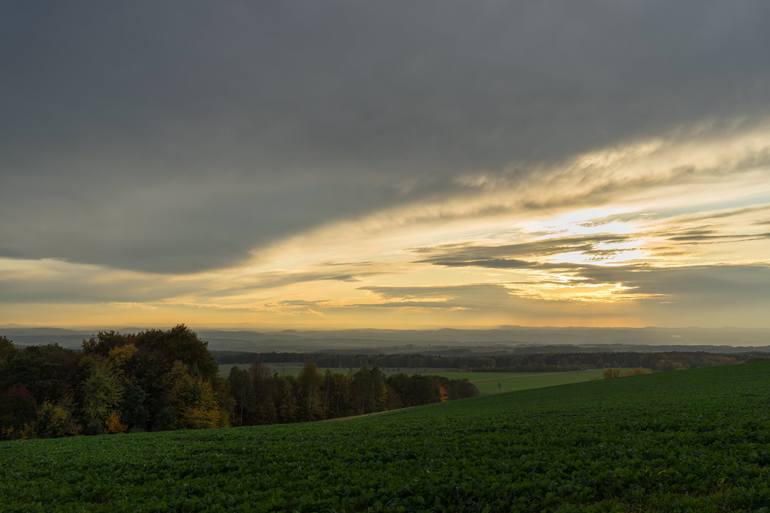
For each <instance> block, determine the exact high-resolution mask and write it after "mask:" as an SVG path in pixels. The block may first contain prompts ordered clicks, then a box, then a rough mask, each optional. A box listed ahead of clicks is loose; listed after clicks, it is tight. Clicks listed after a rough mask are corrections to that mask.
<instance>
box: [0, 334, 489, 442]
mask: <svg viewBox="0 0 770 513" xmlns="http://www.w3.org/2000/svg"><path fill="white" fill-rule="evenodd" d="M477 393H478V390H476V388H475V387H474V386H473V385H472V384H470V383H468V382H467V381H464V380H463V381H458V380H447V379H445V378H438V377H426V376H389V377H386V376H385V375H384V374H383V373H382V371H380V370H379V369H377V368H369V367H366V368H362V369H360V370H359V371H357V372H356V373H353V374H350V375H344V374H333V373H331V372H326V373H325V374H322V373H321V372H320V371H319V370H318V367H316V365H315V364H313V363H308V364H306V365H305V368H304V369H303V370H302V372H301V373H300V374H299V376H297V377H296V378H295V377H293V376H290V377H280V376H278V375H276V374H272V373H271V371H270V370H269V368H267V367H266V366H264V365H254V366H252V367H251V368H250V369H249V370H239V369H237V368H235V369H234V370H232V371H231V373H230V375H229V376H228V378H222V377H220V376H219V374H218V364H217V362H216V360H215V359H214V358H213V356H212V355H211V353H210V352H209V351H208V348H207V344H206V343H205V342H203V341H201V340H200V339H199V338H198V336H197V335H196V334H195V333H194V332H192V331H191V330H189V329H188V328H187V327H185V326H184V325H179V326H176V327H175V328H173V329H170V330H165V331H164V330H147V331H143V332H140V333H135V334H121V333H117V332H114V331H110V332H100V333H99V334H97V335H96V336H95V337H93V338H91V339H89V340H86V341H84V342H83V345H82V349H81V350H80V351H75V350H71V349H65V348H62V347H60V346H58V345H55V344H54V345H45V346H29V347H16V346H15V345H14V344H13V343H12V342H11V341H10V340H8V339H7V338H5V337H0V438H6V439H7V438H29V437H34V436H40V437H57V436H68V435H76V434H101V433H121V432H127V431H161V430H170V429H185V428H214V427H223V426H228V425H246V424H259V423H271V422H297V421H305V420H318V419H324V418H333V417H339V416H343V415H354V414H359V413H369V412H372V411H380V410H383V409H390V408H399V407H402V406H411V405H414V404H424V403H427V402H436V401H441V400H446V399H454V398H459V397H469V396H472V395H475V394H477Z"/></svg>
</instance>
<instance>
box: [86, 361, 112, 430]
mask: <svg viewBox="0 0 770 513" xmlns="http://www.w3.org/2000/svg"><path fill="white" fill-rule="evenodd" d="M83 364H84V366H86V368H87V370H86V378H85V380H84V381H83V383H82V385H81V388H80V397H81V412H82V417H83V424H84V425H85V428H86V431H87V432H88V433H102V432H104V429H105V427H106V421H107V418H108V417H109V416H110V415H111V414H112V412H113V410H116V409H117V408H118V406H119V405H120V402H121V399H122V397H123V387H122V386H121V383H120V379H119V377H118V375H117V373H116V371H115V369H113V367H112V366H111V365H110V363H109V362H108V361H106V360H104V359H102V358H99V357H86V359H84V362H83Z"/></svg>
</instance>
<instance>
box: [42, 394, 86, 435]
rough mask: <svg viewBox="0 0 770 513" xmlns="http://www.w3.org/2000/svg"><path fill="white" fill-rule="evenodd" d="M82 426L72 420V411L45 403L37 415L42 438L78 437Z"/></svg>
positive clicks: (61, 406)
mask: <svg viewBox="0 0 770 513" xmlns="http://www.w3.org/2000/svg"><path fill="white" fill-rule="evenodd" d="M78 433H80V426H78V425H77V423H76V422H75V420H74V419H73V418H72V413H70V410H69V409H68V408H67V407H65V406H63V405H57V404H53V403H51V402H48V401H45V402H44V403H43V404H42V405H41V406H40V410H38V414H37V434H38V435H40V436H42V437H56V436H67V435H77V434H78Z"/></svg>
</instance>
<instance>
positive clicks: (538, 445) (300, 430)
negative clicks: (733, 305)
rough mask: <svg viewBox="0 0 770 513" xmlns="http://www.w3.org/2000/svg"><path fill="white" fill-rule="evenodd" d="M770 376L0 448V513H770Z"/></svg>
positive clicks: (693, 376) (729, 376)
mask: <svg viewBox="0 0 770 513" xmlns="http://www.w3.org/2000/svg"><path fill="white" fill-rule="evenodd" d="M769 412H770V363H751V364H744V365H739V366H731V367H720V368H710V369H697V370H690V371H677V372H668V373H658V374H652V375H648V376H637V377H629V378H622V379H616V380H606V381H604V380H602V381H591V382H586V383H578V384H572V385H564V386H557V387H550V388H540V389H535V390H527V391H521V392H513V393H509V394H494V395H486V396H482V397H479V398H475V399H466V400H460V401H453V402H449V403H441V404H433V405H428V406H422V407H416V408H410V409H407V410H401V411H391V412H387V413H385V414H381V415H375V416H370V417H360V418H351V419H346V420H342V421H327V422H317V423H305V424H294V425H273V426H262V427H247V428H238V429H220V430H204V431H186V432H181V431H176V432H166V433H144V434H131V435H112V436H110V435H107V436H95V437H76V438H64V439H56V440H30V441H14V442H5V443H2V444H0V462H2V465H0V501H1V502H0V511H2V512H19V513H21V512H23V513H32V512H41V513H42V512H46V513H48V512H64V511H66V512H81V511H83V512H87V511H100V512H137V513H139V512H185V513H193V512H222V513H225V512H227V513H230V512H247V511H255V512H256V511H273V512H292V511H299V512H362V511H371V512H375V511H376V512H391V511H409V512H420V511H423V512H427V511H430V512H500V511H506V512H540V511H548V512H551V511H553V512H559V513H567V512H578V511H587V512H618V513H620V512H661V513H672V512H685V511H692V512H705V513H708V512H721V511H736V512H737V511H742V512H749V511H752V512H754V511H756V512H761V511H762V512H767V511H769V510H768V506H769V505H770V413H769Z"/></svg>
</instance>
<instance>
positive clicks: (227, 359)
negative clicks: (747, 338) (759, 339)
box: [213, 347, 768, 372]
mask: <svg viewBox="0 0 770 513" xmlns="http://www.w3.org/2000/svg"><path fill="white" fill-rule="evenodd" d="M565 351H569V348H568V347H567V348H565ZM213 354H214V357H215V358H216V360H217V361H218V362H219V363H221V364H235V363H241V364H243V363H254V362H259V363H263V364H271V363H288V362H306V361H312V362H315V363H316V364H318V365H319V366H321V367H325V368H341V369H352V368H358V367H380V368H428V369H464V370H468V371H497V372H505V371H508V372H554V371H576V370H588V369H606V368H611V367H625V368H645V369H651V370H675V369H688V368H694V367H711V366H716V365H730V364H734V363H740V362H743V361H747V360H750V359H754V358H767V357H768V354H767V353H734V354H720V353H711V352H702V351H697V352H696V351H693V352H684V351H667V352H656V353H647V352H625V351H624V352H564V353H552V352H549V353H519V354H517V353H514V354H510V353H508V354H480V353H474V354H461V355H456V354H353V353H342V352H317V353H289V352H286V353H277V352H270V353H245V352H226V351H223V352H214V353H213Z"/></svg>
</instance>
